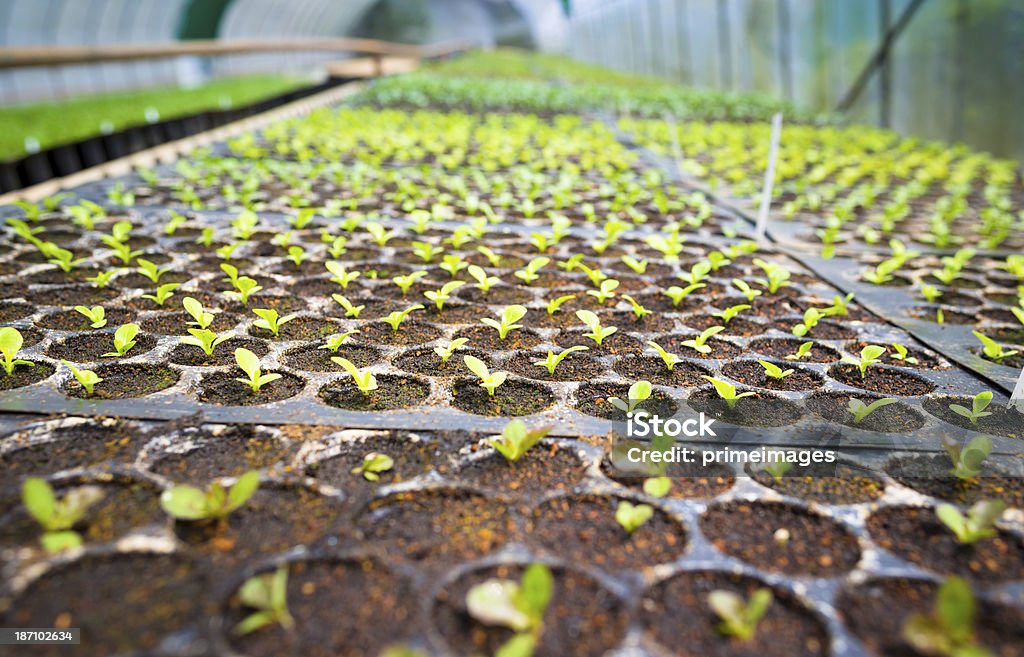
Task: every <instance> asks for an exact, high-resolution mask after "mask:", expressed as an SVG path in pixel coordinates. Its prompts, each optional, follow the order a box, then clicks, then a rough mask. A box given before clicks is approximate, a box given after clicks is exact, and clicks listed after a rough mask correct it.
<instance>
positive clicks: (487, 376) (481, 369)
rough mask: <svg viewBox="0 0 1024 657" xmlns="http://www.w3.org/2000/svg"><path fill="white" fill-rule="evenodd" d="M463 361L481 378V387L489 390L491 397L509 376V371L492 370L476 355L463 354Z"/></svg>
mask: <svg viewBox="0 0 1024 657" xmlns="http://www.w3.org/2000/svg"><path fill="white" fill-rule="evenodd" d="M462 362H463V363H465V364H466V367H467V368H469V371H470V372H472V373H473V374H475V375H477V377H479V378H480V387H482V388H484V389H485V390H487V395H488V396H489V397H493V396H494V391H495V390H496V389H497V388H498V386H500V385H501V384H503V383H505V379H507V378H508V373H507V372H493V373H492V372H491V371H490V370H489V369H487V365H486V364H484V362H483V361H482V360H480V359H479V358H476V357H474V356H463V357H462Z"/></svg>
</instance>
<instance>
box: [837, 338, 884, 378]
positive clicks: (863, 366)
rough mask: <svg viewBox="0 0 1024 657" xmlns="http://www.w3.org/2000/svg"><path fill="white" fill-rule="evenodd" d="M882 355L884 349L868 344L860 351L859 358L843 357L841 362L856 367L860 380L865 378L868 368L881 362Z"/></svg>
mask: <svg viewBox="0 0 1024 657" xmlns="http://www.w3.org/2000/svg"><path fill="white" fill-rule="evenodd" d="M884 353H885V347H879V346H877V345H873V344H869V345H868V346H866V347H864V348H863V349H861V350H860V358H855V357H853V356H843V359H842V362H844V363H848V364H850V365H856V366H857V369H858V370H859V371H860V378H862V379H863V378H866V377H867V375H868V368H869V367H871V366H872V365H877V364H878V363H881V362H882V354H884Z"/></svg>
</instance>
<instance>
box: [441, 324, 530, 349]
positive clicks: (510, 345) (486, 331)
mask: <svg viewBox="0 0 1024 657" xmlns="http://www.w3.org/2000/svg"><path fill="white" fill-rule="evenodd" d="M477 321H479V319H478V320H477ZM522 321H523V320H520V322H519V323H520V324H521V323H522ZM455 338H467V339H468V340H469V342H468V343H467V345H466V346H467V347H475V348H477V349H494V350H502V349H507V350H509V351H512V350H518V349H532V348H533V347H536V346H537V345H538V344H540V343H541V338H540V336H538V335H537V334H536V333H534V332H533V331H531V330H529V329H525V328H522V329H515V330H513V331H512V332H510V333H509V334H508V335H506V336H505V339H504V340H502V339H501V338H500V337H499V336H498V331H497V330H495V329H493V328H491V327H490V326H485V325H482V324H479V325H477V326H470V327H466V328H460V329H459V330H458V331H456V332H455ZM453 339H454V338H453Z"/></svg>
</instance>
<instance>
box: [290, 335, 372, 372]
mask: <svg viewBox="0 0 1024 657" xmlns="http://www.w3.org/2000/svg"><path fill="white" fill-rule="evenodd" d="M322 346H323V345H315V344H314V345H302V346H299V347H294V348H292V349H289V350H288V351H286V352H285V353H284V355H283V356H282V357H281V362H282V363H284V365H285V367H289V368H291V369H294V370H300V371H302V372H340V371H342V370H341V367H339V366H338V365H337V364H335V363H334V361H332V360H331V358H334V357H338V358H344V359H346V360H348V361H349V362H351V363H352V364H353V365H355V366H356V367H359V368H363V367H368V366H370V365H373V364H375V363H379V362H380V361H381V360H382V359H383V357H382V356H381V352H380V350H379V349H375V348H374V347H366V346H361V345H354V344H351V343H348V342H346V343H345V344H344V345H342V346H341V347H339V348H338V350H337V351H331V350H330V349H322V348H321V347H322Z"/></svg>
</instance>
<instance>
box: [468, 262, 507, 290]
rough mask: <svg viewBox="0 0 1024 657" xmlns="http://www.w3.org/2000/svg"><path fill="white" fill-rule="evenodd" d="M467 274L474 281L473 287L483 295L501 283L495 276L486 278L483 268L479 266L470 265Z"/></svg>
mask: <svg viewBox="0 0 1024 657" xmlns="http://www.w3.org/2000/svg"><path fill="white" fill-rule="evenodd" d="M468 272H469V275H470V277H471V278H472V279H473V280H475V281H476V283H475V284H474V285H473V287H475V288H477V289H478V290H480V291H481V292H483V293H484V294H487V292H488V291H490V289H491V288H492V287H494V286H495V285H497V284H498V283H500V282H501V279H500V278H498V277H497V276H488V275H487V272H486V271H484V268H483V267H480V266H479V265H470V266H469V269H468Z"/></svg>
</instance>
